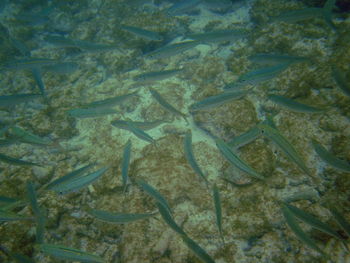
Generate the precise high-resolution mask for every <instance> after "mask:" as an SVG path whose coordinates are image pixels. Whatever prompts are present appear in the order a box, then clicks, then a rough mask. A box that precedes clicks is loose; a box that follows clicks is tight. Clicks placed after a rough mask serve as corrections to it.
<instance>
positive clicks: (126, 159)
mask: <svg viewBox="0 0 350 263" xmlns="http://www.w3.org/2000/svg"><path fill="white" fill-rule="evenodd" d="M130 157H131V140H128V142H127V143H126V145H125V146H124V150H123V160H122V181H123V189H124V192H125V191H126V188H127V185H128V183H129V175H128V173H129V165H130Z"/></svg>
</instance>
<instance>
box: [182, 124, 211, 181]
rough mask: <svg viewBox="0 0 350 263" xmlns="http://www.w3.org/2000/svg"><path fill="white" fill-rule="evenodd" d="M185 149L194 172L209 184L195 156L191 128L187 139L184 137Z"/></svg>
mask: <svg viewBox="0 0 350 263" xmlns="http://www.w3.org/2000/svg"><path fill="white" fill-rule="evenodd" d="M184 151H185V157H186V159H187V162H188V163H189V164H190V166H191V167H192V169H193V170H194V172H195V173H196V174H197V175H199V177H201V178H202V179H203V180H204V181H205V183H206V184H207V185H208V180H207V178H206V177H205V175H204V174H203V172H202V170H201V168H200V167H199V166H198V164H197V161H196V158H195V157H194V154H193V150H192V133H191V130H189V131H188V132H186V134H185V139H184Z"/></svg>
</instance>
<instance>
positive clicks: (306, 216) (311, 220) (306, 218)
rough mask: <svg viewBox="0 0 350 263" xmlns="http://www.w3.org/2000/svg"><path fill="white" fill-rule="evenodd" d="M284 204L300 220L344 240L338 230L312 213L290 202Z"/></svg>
mask: <svg viewBox="0 0 350 263" xmlns="http://www.w3.org/2000/svg"><path fill="white" fill-rule="evenodd" d="M284 206H285V207H286V208H288V210H289V211H290V212H291V213H292V214H293V216H295V217H296V218H298V219H299V220H301V221H303V222H304V223H305V224H308V225H310V226H311V227H313V228H316V229H318V230H320V231H322V232H323V233H326V234H328V235H330V236H332V237H334V238H336V239H338V240H341V241H343V238H342V237H341V236H340V235H339V234H338V232H336V231H334V230H333V229H332V228H331V227H330V226H328V225H327V224H325V223H323V222H322V221H320V220H318V219H317V218H316V217H315V216H313V215H312V214H310V213H308V212H306V211H303V210H301V209H299V208H297V207H296V206H294V205H291V204H288V203H284Z"/></svg>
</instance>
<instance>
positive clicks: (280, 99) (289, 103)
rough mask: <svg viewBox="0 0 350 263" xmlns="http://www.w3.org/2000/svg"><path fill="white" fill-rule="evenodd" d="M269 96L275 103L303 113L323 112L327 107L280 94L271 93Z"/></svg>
mask: <svg viewBox="0 0 350 263" xmlns="http://www.w3.org/2000/svg"><path fill="white" fill-rule="evenodd" d="M267 98H268V99H269V100H271V101H273V102H274V103H275V104H277V105H279V106H282V107H284V108H286V109H288V110H291V111H294V112H301V113H322V112H324V111H325V109H321V108H316V107H312V106H309V105H306V104H304V103H300V102H297V101H295V100H292V99H289V98H286V97H284V96H279V95H276V94H269V95H268V96H267Z"/></svg>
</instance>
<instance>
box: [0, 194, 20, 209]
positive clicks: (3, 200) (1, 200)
mask: <svg viewBox="0 0 350 263" xmlns="http://www.w3.org/2000/svg"><path fill="white" fill-rule="evenodd" d="M17 201H18V200H17V199H15V198H11V197H7V196H3V195H0V209H2V206H3V205H8V204H13V203H15V202H17Z"/></svg>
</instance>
